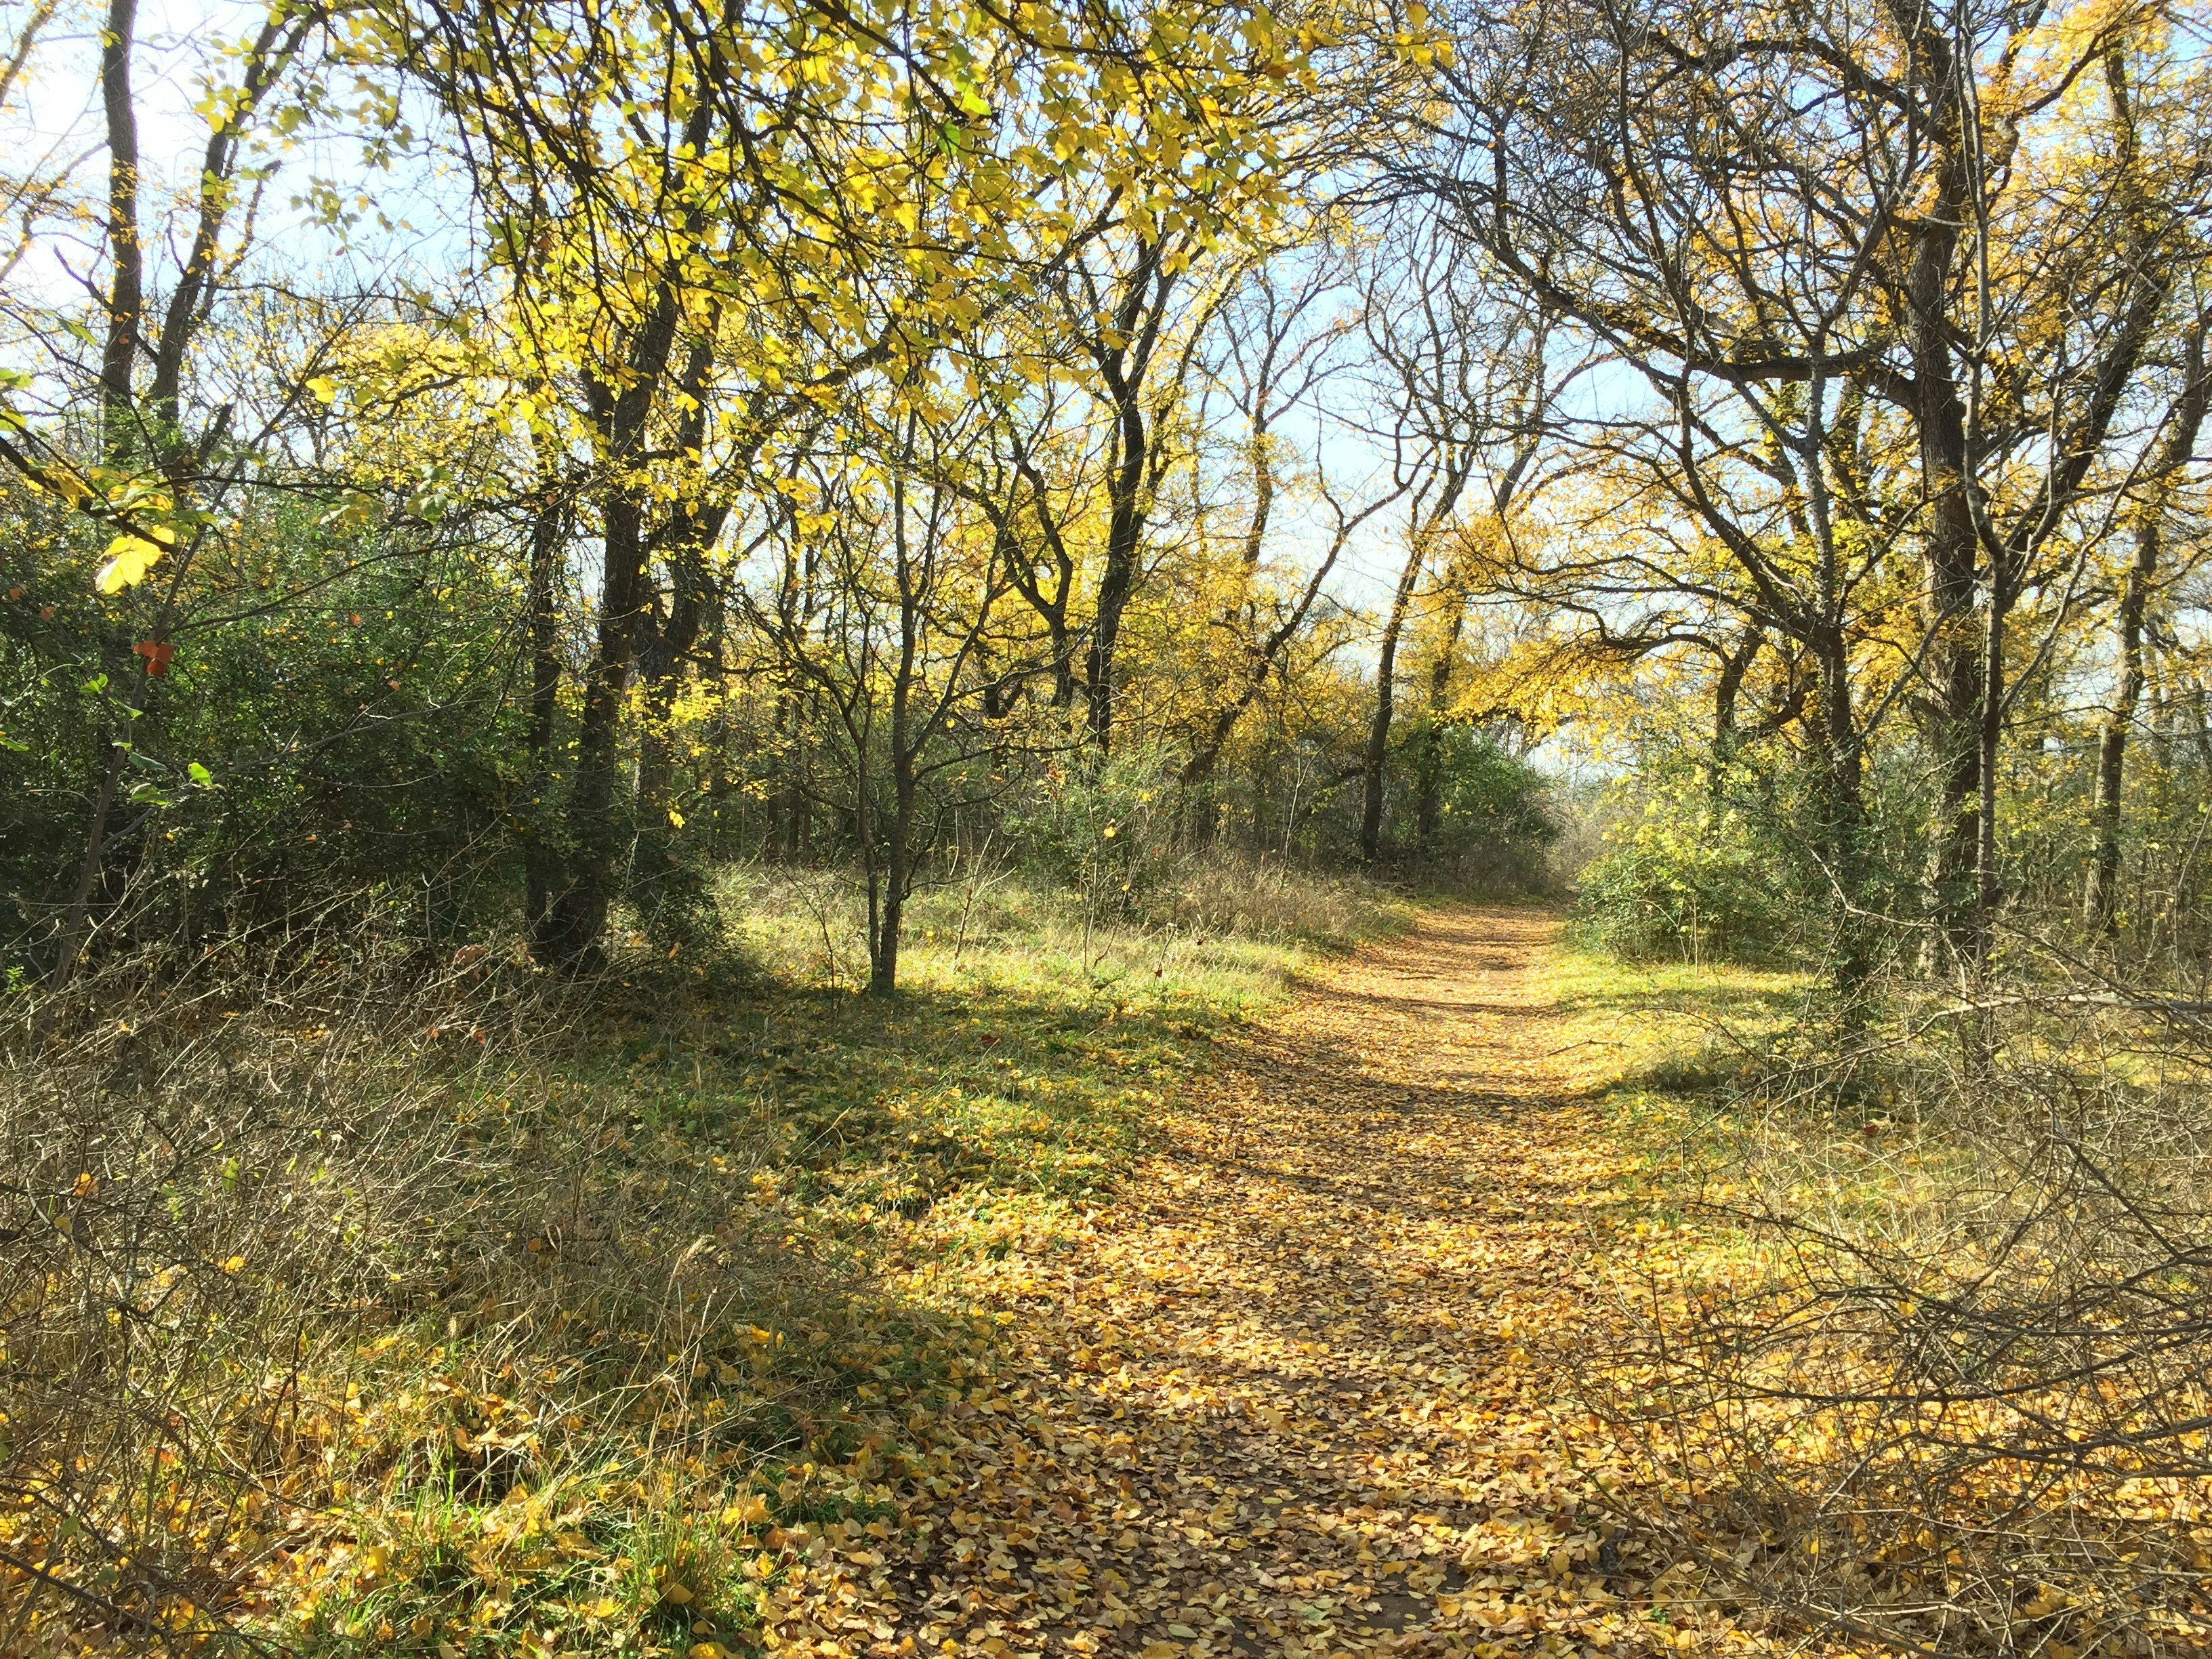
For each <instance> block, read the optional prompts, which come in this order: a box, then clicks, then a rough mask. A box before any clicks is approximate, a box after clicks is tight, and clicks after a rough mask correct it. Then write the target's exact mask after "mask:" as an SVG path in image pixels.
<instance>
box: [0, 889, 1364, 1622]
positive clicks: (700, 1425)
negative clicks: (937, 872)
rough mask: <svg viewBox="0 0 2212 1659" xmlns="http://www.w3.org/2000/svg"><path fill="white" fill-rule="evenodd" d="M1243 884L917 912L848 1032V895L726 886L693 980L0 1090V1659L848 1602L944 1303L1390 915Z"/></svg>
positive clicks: (892, 1497) (948, 1398)
mask: <svg viewBox="0 0 2212 1659" xmlns="http://www.w3.org/2000/svg"><path fill="white" fill-rule="evenodd" d="M1270 879H1271V880H1272V882H1273V887H1272V888H1271V889H1270V888H1267V886H1266V885H1265V884H1255V883H1253V882H1250V881H1246V880H1234V879H1225V880H1223V881H1222V882H1221V883H1220V884H1219V887H1218V890H1215V891H1209V890H1206V888H1205V885H1204V884H1203V883H1201V882H1198V881H1195V880H1194V884H1193V889H1192V890H1189V891H1186V892H1183V893H1181V894H1169V895H1165V896H1163V899H1162V902H1161V903H1160V905H1159V906H1158V908H1156V909H1155V911H1154V912H1153V914H1154V915H1159V916H1161V917H1162V920H1160V921H1156V922H1154V923H1152V924H1150V925H1146V926H1133V925H1128V924H1127V923H1119V924H1108V923H1104V922H1102V921H1100V920H1099V919H1097V917H1092V918H1091V919H1090V920H1089V921H1088V922H1087V924H1086V921H1085V918H1084V917H1083V916H1082V915H1080V914H1077V913H1073V912H1071V911H1070V910H1069V909H1068V908H1066V906H1065V905H1063V904H1061V903H1059V902H1054V901H1053V900H1051V899H1049V898H1048V897H1047V896H1042V895H1040V894H1037V893H1036V892H1034V891H1032V890H1028V889H1026V888H1024V887H1021V886H1019V885H1018V884H1013V883H1011V882H1002V883H1000V884H995V885H993V886H990V887H988V888H986V889H981V890H978V889H975V888H969V889H963V890H945V891H942V892H939V893H936V894H933V895H930V896H927V898H926V900H925V901H924V902H923V903H922V904H921V906H920V907H918V909H917V912H916V914H915V931H914V946H913V949H912V951H911V953H910V955H909V956H908V960H907V965H906V971H905V975H904V978H905V981H906V983H907V985H908V989H907V990H906V991H905V992H904V993H903V994H902V995H900V996H899V997H897V998H896V999H894V1000H889V1001H885V1000H881V999H873V998H868V997H866V996H861V995H856V994H854V992H853V991H852V989H851V988H850V987H851V986H852V984H853V982H854V973H853V971H852V967H853V963H854V959H855V958H854V956H853V954H852V936H853V933H854V903H853V901H852V897H851V896H850V894H849V891H848V892H844V893H842V894H841V893H839V892H837V891H836V890H834V889H833V888H832V887H831V886H830V885H829V884H828V883H827V882H826V881H823V880H817V879H815V878H803V877H790V876H773V877H771V876H764V875H754V876H750V877H747V878H732V890H731V892H730V894H729V903H728V907H727V908H728V913H729V914H730V915H731V916H732V919H733V920H732V926H731V946H730V948H729V949H728V950H727V951H722V952H718V953H715V954H714V955H713V956H712V957H711V959H691V958H687V957H684V955H683V954H681V953H678V955H677V956H675V957H672V958H664V957H660V956H659V954H658V953H657V952H648V951H646V950H645V949H644V947H643V945H642V942H641V941H634V942H633V943H632V944H631V945H629V947H628V948H627V952H626V954H625V955H623V957H620V958H619V959H618V963H617V967H616V969H614V970H612V971H611V973H610V974H609V975H607V976H606V977H605V979H604V980H603V981H599V982H598V983H596V984H594V985H592V986H589V987H555V986H550V985H548V984H547V983H546V982H545V981H544V980H543V979H542V978H540V977H538V976H534V975H530V974H529V973H528V972H527V971H526V969H523V968H521V967H520V966H519V965H515V964H512V963H491V962H485V963H478V964H476V965H473V966H471V967H470V968H468V969H455V970H451V971H444V972H441V974H439V975H436V976H435V982H434V983H432V984H429V985H428V986H425V985H422V984H421V983H420V982H418V981H408V980H406V979H405V978H404V976H401V977H392V976H390V975H387V976H386V979H384V980H381V981H375V982H374V984H373V985H372V984H371V983H370V981H374V980H375V975H374V974H372V973H370V972H369V971H368V968H367V967H365V966H364V965H363V964H362V963H358V962H357V963H355V964H354V966H353V968H352V969H351V970H350V971H352V972H354V973H355V975H356V978H357V980H358V981H360V983H359V984H358V985H357V986H356V988H355V989H354V990H353V991H350V992H348V993H346V994H344V995H343V996H333V995H332V994H329V992H328V988H327V987H328V983H329V979H330V974H331V972H332V971H334V970H332V969H328V968H325V969H324V970H323V971H322V972H321V974H320V975H317V974H315V973H314V972H312V971H311V972H309V973H308V974H307V975H305V976H304V977H303V978H302V979H301V981H299V982H298V983H296V984H295V985H294V986H293V987H291V988H290V989H289V991H288V992H287V993H286V994H283V995H282V996H274V997H267V998H265V999H264V1000H262V1001H261V1002H259V1003H258V1004H249V1003H248V1002H247V1001H246V999H245V997H244V996H243V994H240V993H235V992H234V993H231V994H222V993H218V992H214V991H210V992H206V993H202V994H193V995H191V996H186V997H180V998H179V999H177V1000H175V1001H174V1002H173V1003H171V1004H169V1005H167V1006H163V1007H161V1008H159V1009H155V1008H149V1009H147V1010H144V1011H143V1015H142V1016H141V1017H138V1018H135V1019H134V1018H131V1017H125V1018H122V1019H118V1022H117V1028H120V1029H116V1028H110V1029H107V1030H103V1031H102V1032H100V1033H94V1034H91V1035H89V1036H87V1037H85V1038H84V1039H82V1040H81V1041H80V1042H77V1043H76V1045H75V1046H74V1047H73V1048H71V1049H70V1051H69V1052H68V1054H65V1055H63V1056H61V1057H59V1058H57V1057H56V1056H54V1055H52V1054H46V1055H44V1056H42V1057H41V1058H40V1059H38V1060H32V1059H28V1058H25V1057H20V1056H19V1057H17V1058H15V1059H14V1060H11V1061H10V1062H9V1072H10V1075H9V1076H8V1077H7V1078H6V1079H4V1081H5V1085H6V1093H5V1095H4V1097H0V1102H4V1108H5V1115H4V1117H0V1133H4V1136H5V1142H6V1145H7V1147H8V1150H9V1152H10V1153H11V1154H13V1155H14V1161H15V1162H16V1163H17V1164H19V1165H20V1166H21V1168H22V1169H23V1170H25V1172H26V1177H27V1178H26V1180H25V1182H24V1184H23V1186H22V1188H21V1189H20V1190H21V1192H22V1193H23V1194H27V1195H28V1198H27V1202H24V1203H19V1204H17V1205H16V1206H15V1207H17V1208H21V1209H24V1210H25V1211H26V1213H27V1215H28V1214H29V1212H30V1211H31V1210H33V1209H36V1208H38V1207H39V1206H44V1210H43V1212H42V1213H40V1214H39V1215H36V1216H30V1222H31V1225H33V1226H34V1227H38V1228H40V1229H42V1230H43V1231H40V1232H38V1233H37V1234H36V1237H39V1238H40V1239H42V1240H43V1241H44V1242H43V1243H42V1244H41V1245H40V1249H38V1250H36V1251H34V1252H33V1253H32V1255H33V1258H35V1259H26V1260H25V1261H21V1262H20V1263H19V1264H17V1266H16V1267H15V1268H12V1269H9V1270H8V1277H7V1279H6V1282H5V1283H4V1284H0V1297H4V1298H5V1300H6V1305H8V1306H9V1307H10V1308H11V1309H12V1310H15V1313H14V1316H13V1325H12V1337H11V1347H12V1352H10V1353H9V1356H8V1364H7V1366H6V1368H5V1369H0V1409H4V1410H5V1411H6V1412H7V1413H8V1418H7V1427H8V1430H9V1435H10V1438H9V1440H8V1441H7V1442H6V1443H5V1445H4V1451H3V1452H0V1455H4V1457H5V1460H6V1463H5V1474H6V1476H7V1478H8V1480H9V1484H10V1485H11V1486H12V1487H13V1488H14V1489H15V1491H16V1492H20V1493H21V1494H23V1498H22V1501H21V1503H20V1504H18V1505H16V1506H15V1507H14V1508H12V1509H11V1510H9V1513H8V1514H7V1515H6V1516H5V1517H4V1518H0V1552H4V1555H5V1558H6V1559H4V1561H0V1573H4V1574H5V1575H6V1576H7V1577H6V1581H5V1584H4V1597H5V1599H4V1601H0V1649H4V1650H7V1651H10V1652H14V1651H24V1652H43V1651H54V1652H59V1651H62V1650H64V1648H65V1647H66V1646H67V1645H68V1644H69V1642H70V1641H71V1640H75V1641H77V1642H79V1643H82V1642H84V1641H85V1640H87V1639H88V1638H89V1640H90V1641H91V1643H92V1644H94V1645H95V1646H96V1645H98V1644H100V1642H101V1641H103V1640H106V1641H112V1642H115V1643H117V1644H130V1643H132V1642H143V1639H144V1638H146V1637H147V1636H148V1635H149V1632H151V1631H153V1630H159V1631H161V1632H165V1634H166V1638H167V1639H168V1640H169V1641H170V1642H171V1643H172V1644H174V1645H177V1646H179V1647H190V1646H193V1645H195V1644H197V1643H198V1642H200V1641H201V1640H202V1639H203V1638H210V1637H216V1636H218V1635H219V1632H222V1630H224V1629H225V1628H227V1627H230V1626H238V1625H243V1626H246V1627H248V1628H251V1629H252V1630H255V1631H258V1632H259V1633H260V1634H261V1635H262V1636H264V1638H273V1639H275V1640H276V1641H279V1642H281V1643H282V1644H284V1645H285V1646H287V1647H289V1649H291V1650H293V1651H295V1653H298V1654H301V1655H311V1654H316V1653H325V1652H327V1653H333V1654H335V1653H341V1652H343V1653H355V1652H359V1651H362V1650H363V1647H364V1644H374V1646H375V1647H376V1648H377V1649H378V1650H390V1651H397V1652H421V1653H426V1654H428V1653H435V1654H439V1655H441V1656H443V1659H453V1656H454V1655H455V1654H457V1653H458V1654H467V1655H472V1656H480V1655H489V1654H492V1653H499V1654H503V1655H504V1654H528V1653H538V1652H544V1653H548V1654H550V1653H554V1652H562V1651H574V1652H592V1653H598V1652H608V1653H614V1652H622V1653H636V1654H641V1655H645V1654H655V1653H689V1654H690V1655H691V1656H693V1659H715V1656H716V1655H717V1654H718V1653H720V1652H721V1651H724V1650H729V1649H732V1648H736V1647H740V1646H743V1645H744V1644H747V1643H748V1641H749V1640H750V1638H751V1635H752V1633H753V1632H754V1631H755V1629H756V1627H757V1625H758V1622H759V1613H760V1609H761V1608H762V1607H763V1605H764V1604H765V1603H766V1602H768V1601H769V1600H770V1599H772V1598H774V1597H776V1596H778V1595H799V1594H804V1593H806V1590H805V1585H806V1582H807V1575H808V1574H809V1572H810V1571H811V1572H813V1573H814V1574H815V1576H816V1581H817V1583H818V1582H819V1581H820V1577H821V1567H820V1563H821V1562H822V1560H823V1559H824V1557H823V1552H824V1551H825V1550H831V1549H834V1550H836V1552H839V1553H840V1554H841V1557H842V1559H847V1560H848V1561H851V1560H865V1561H871V1562H872V1564H873V1570H875V1571H887V1570H891V1569H893V1568H895V1566H896V1561H897V1559H899V1556H900V1553H901V1552H902V1550H903V1548H904V1547H905V1545H904V1541H903V1540H902V1536H901V1534H900V1533H899V1529H898V1528H897V1527H896V1524H895V1523H896V1518H897V1516H898V1512H899V1505H900V1503H901V1500H902V1495H903V1494H907V1493H910V1492H913V1491H915V1488H916V1483H926V1482H927V1481H928V1480H931V1479H932V1478H933V1476H934V1475H935V1474H938V1473H939V1471H940V1469H941V1468H942V1467H943V1461H942V1460H943V1454H941V1453H940V1452H939V1451H938V1450H937V1449H935V1442H934V1438H933V1428H934V1425H936V1424H937V1423H938V1421H939V1419H940V1417H941V1415H942V1414H943V1413H945V1412H946V1411H948V1410H953V1409H959V1408H962V1407H963V1402H965V1403H966V1404H969V1405H972V1404H974V1403H975V1402H976V1401H979V1400H984V1399H987V1398H988V1397H989V1395H990V1393H991V1389H992V1384H991V1383H990V1381H989V1373H990V1369H991V1360H990V1354H991V1349H992V1341H993V1336H992V1324H991V1322H990V1320H989V1319H987V1317H984V1316H981V1315H979V1314H977V1313H975V1311H974V1310H971V1308H970V1307H969V1303H968V1300H967V1298H966V1297H964V1295H963V1270H964V1267H965V1265H966V1264H967V1263H969V1262H970V1261H975V1260H977V1259H978V1258H987V1257H990V1256H992V1255H1003V1254H1004V1253H1005V1252H1006V1250H1007V1249H1009V1248H1010V1247H1011V1246H1012V1245H1013V1244H1014V1243H1016V1242H1018V1241H1019V1242H1022V1243H1024V1244H1025V1245H1026V1246H1027V1247H1028V1248H1031V1249H1050V1248H1052V1244H1051V1241H1052V1240H1053V1239H1054V1237H1056V1236H1057V1235H1058V1234H1059V1233H1060V1231H1061V1229H1062V1226H1063V1224H1064V1222H1065V1221H1066V1219H1067V1218H1068V1217H1069V1216H1070V1215H1071V1213H1072V1212H1074V1211H1076V1210H1078V1209H1079V1208H1080V1206H1084V1205H1085V1204H1087V1203H1090V1202H1092V1201H1094V1200H1097V1199H1098V1198H1100V1197H1101V1196H1103V1195H1104V1194H1107V1193H1109V1192H1110V1191H1111V1190H1112V1189H1113V1188H1114V1186H1115V1183H1116V1182H1117V1181H1118V1180H1119V1179H1120V1178H1121V1175H1122V1174H1123V1172H1124V1171H1125V1170H1127V1167H1128V1165H1129V1163H1130V1161H1131V1159H1132V1158H1133V1157H1134V1156H1135V1155H1136V1153H1137V1152H1139V1149H1140V1147H1141V1146H1142V1145H1143V1142H1144V1137H1145V1135H1146V1126H1147V1124H1148V1122H1149V1121H1150V1120H1151V1119H1152V1115H1153V1113H1154V1110H1155V1109H1156V1108H1157V1107H1158V1104H1159V1103H1160V1102H1161V1099H1162V1097H1163V1095H1164V1092H1165V1091H1167V1090H1169V1089H1170V1088H1171V1087H1172V1086H1174V1085H1175V1083H1176V1080H1177V1079H1182V1078H1185V1077H1188V1076H1189V1075H1191V1074H1192V1073H1193V1072H1194V1071H1195V1070H1199V1069H1202V1068H1204V1067H1205V1066H1207V1065H1208V1063H1209V1060H1208V1055H1209V1050H1210V1040H1211V1038H1212V1036H1214V1035H1215V1034H1216V1033H1218V1032H1220V1031H1223V1030H1225V1029H1227V1028H1229V1027H1231V1026H1232V1025H1233V1024H1236V1023H1237V1022H1239V1021H1241V1020H1244V1019H1247V1018H1251V1017H1252V1016H1254V1015H1255V1014H1256V1013H1259V1012H1263V1011H1265V1010H1266V1009H1267V1008H1269V1007H1271V1006H1274V1005H1275V1003H1276V1002H1277V1001H1278V1000H1279V999H1280V998H1281V997H1282V996H1283V995H1284V994H1285V988H1286V987H1287V986H1288V984H1289V982H1290V980H1291V977H1292V976H1293V975H1295V973H1296V972H1297V969H1298V968H1299V967H1300V965H1301V964H1302V963H1304V961H1306V960H1308V959H1309V957H1310V955H1311V954H1312V953H1313V952H1315V951H1324V950H1329V949H1334V948H1337V947H1338V946H1340V945H1343V944H1346V943H1347V942H1349V940H1350V939H1352V938H1354V937H1357V936H1358V935H1359V934H1361V933H1375V932H1377V931H1382V930H1384V929H1387V928H1389V927H1392V926H1394V925H1395V924H1396V923H1397V921H1399V920H1400V919H1401V917H1402V915H1404V912H1403V910H1402V908H1400V907H1396V906H1394V905H1392V904H1390V903H1389V902H1385V901H1383V900H1381V899H1379V898H1377V897H1376V896H1373V895H1371V894H1369V893H1365V892H1363V891H1360V890H1354V889H1352V888H1349V887H1346V886H1342V885H1324V884H1318V883H1310V882H1309V883H1303V884H1302V883H1300V882H1299V881H1298V879H1297V878H1292V877H1289V876H1285V875H1281V874H1279V873H1278V874H1277V875H1275V876H1273V877H1272V878H1270ZM1255 894H1256V895H1257V896H1256V897H1255ZM1225 898H1227V899H1229V900H1231V902H1233V904H1234V906H1235V907H1236V908H1235V914H1234V915H1233V916H1231V918H1230V920H1231V922H1232V923H1233V927H1222V926H1219V925H1218V923H1219V921H1220V920H1221V918H1220V917H1219V916H1218V914H1216V913H1215V912H1213V911H1212V910H1211V909H1210V908H1209V907H1210V906H1212V905H1214V904H1216V903H1218V902H1221V901H1223V900H1224V899H1225ZM310 969H313V964H312V963H311V964H310ZM94 1122H96V1123H97V1124H99V1125H100V1127H101V1130H102V1133H100V1134H99V1135H98V1136H97V1137H94V1136H89V1135H88V1134H86V1133H64V1132H61V1131H60V1130H58V1129H57V1127H55V1126H57V1125H61V1124H74V1125H76V1126H77V1127H79V1128H81V1127H82V1126H83V1125H85V1124H87V1123H94ZM42 1194H43V1195H48V1196H44V1197H41V1196H40V1195H42ZM52 1194H60V1196H59V1198H58V1199H57V1198H54V1197H52V1196H51V1195H52ZM11 1221H12V1218H11ZM88 1241H102V1242H105V1241H112V1243H108V1244H106V1248H94V1247H92V1246H91V1245H88V1243H87V1242H88ZM125 1241H127V1244H126V1243H125ZM94 1419H97V1420H94Z"/></svg>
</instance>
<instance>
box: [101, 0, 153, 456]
mask: <svg viewBox="0 0 2212 1659" xmlns="http://www.w3.org/2000/svg"><path fill="white" fill-rule="evenodd" d="M137 27H138V0H111V3H110V4H109V7H108V12H107V26H106V29H105V30H104V32H103V34H102V38H101V40H100V102H101V104H102V105H103V106H104V107H105V111H106V119H107V252H108V258H109V259H110V260H111V261H112V264H113V265H114V270H113V274H112V278H111V281H110V283H109V287H108V295H107V338H106V344H105V346H104V347H103V349H102V350H101V352H100V422H101V431H100V439H101V442H102V445H103V447H105V449H106V453H107V455H108V457H109V458H110V459H115V458H117V457H118V456H121V455H123V454H124V453H126V452H127V451H128V450H129V449H131V447H134V441H135V438H136V436H137V431H136V428H137V416H136V411H135V410H134V408H133V406H132V402H131V377H132V370H133V369H134V368H136V367H137V361H138V342H139V339H140V337H141V335H142V333H143V328H144V321H145V308H146V301H145V284H146V255H145V249H144V246H143V244H142V243H141V242H140V240H139V236H138V111H137V105H136V104H135V103H134V101H133V100H132V95H131V47H132V45H133V37H134V35H135V33H136V32H137Z"/></svg>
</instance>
